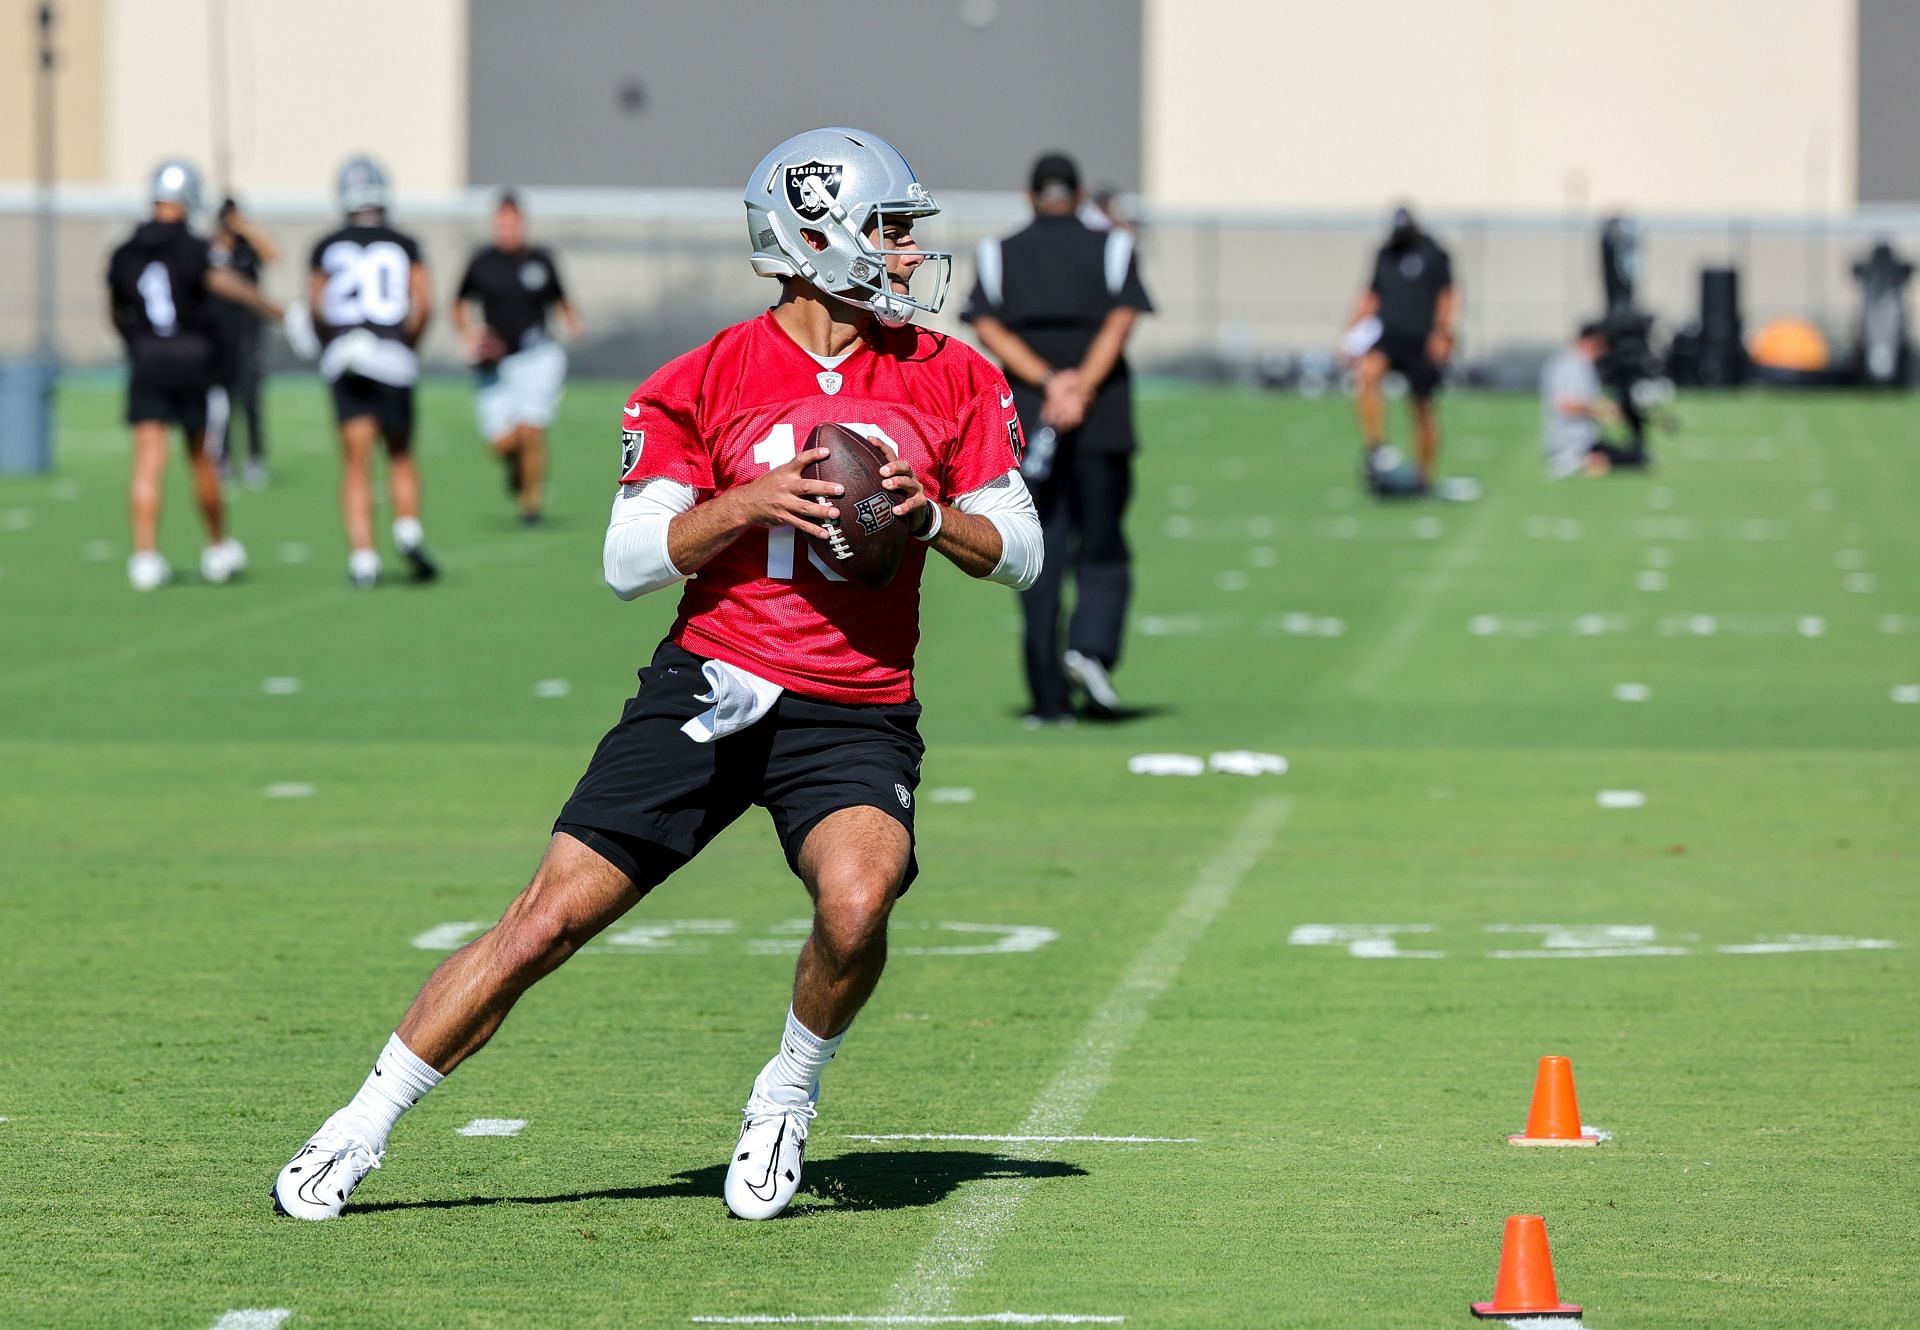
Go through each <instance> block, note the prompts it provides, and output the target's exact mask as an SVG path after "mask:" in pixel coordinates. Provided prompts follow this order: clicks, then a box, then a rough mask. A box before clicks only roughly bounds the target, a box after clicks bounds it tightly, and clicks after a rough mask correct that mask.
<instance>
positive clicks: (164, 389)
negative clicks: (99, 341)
mask: <svg viewBox="0 0 1920 1330" xmlns="http://www.w3.org/2000/svg"><path fill="white" fill-rule="evenodd" d="M148 197H149V198H150V199H151V200H152V203H153V215H152V217H151V219H150V220H148V221H146V222H144V223H142V224H141V225H140V227H139V228H138V229H137V230H135V231H134V233H133V236H132V237H131V238H130V239H129V240H127V241H126V243H125V244H123V245H121V246H120V247H119V248H118V249H116V250H114V251H113V256H112V257H111V258H110V259H109V260H108V261H107V298H108V302H109V306H110V309H111V312H112V316H113V326H114V328H115V330H116V331H118V332H119V334H120V336H121V338H122V339H123V340H124V341H125V342H126V344H127V358H128V363H129V370H130V372H129V375H128V379H127V416H126V418H127V424H128V425H130V426H132V428H133V474H132V478H131V481H130V482H129V485H128V496H127V506H128V510H129V513H130V514H131V518H132V524H133V554H132V556H131V557H130V558H129V559H128V560H127V580H128V581H129V582H131V583H132V584H133V587H134V589H135V590H138V591H151V590H153V589H154V588H156V587H159V586H162V585H164V584H165V583H166V582H167V581H169V580H170V579H171V578H172V576H173V574H172V570H171V569H169V568H168V566H167V561H166V559H165V558H163V557H162V556H161V554H160V552H159V548H158V546H159V535H160V495H161V488H162V482H163V480H164V478H165V475H166V469H167V431H168V427H169V426H172V425H178V426H179V427H180V429H181V431H182V433H184V434H185V436H186V442H187V455H188V457H189V458H190V459H191V461H192V463H193V473H194V496H195V498H196V499H197V500H198V501H199V505H200V516H201V519H202V520H203V521H204V522H205V523H206V528H207V545H206V548H205V549H204V550H203V551H202V552H201V555H200V574H201V576H202V577H204V578H205V579H206V580H207V581H209V582H215V583H219V582H225V581H227V580H229V579H230V578H232V577H233V576H234V574H236V573H238V572H240V571H241V570H242V569H244V568H245V567H246V563H247V552H246V550H245V549H244V548H242V546H241V544H240V542H239V541H237V540H235V539H234V538H233V537H232V536H230V535H229V534H228V533H227V524H226V509H225V505H224V503H223V502H222V498H221V493H220V473H219V469H218V468H217V467H216V465H215V463H214V459H213V457H212V456H211V455H210V454H209V453H208V452H207V450H206V433H207V394H208V391H209V389H210V388H211V387H212V386H213V356H214V344H213V323H212V314H211V312H210V309H209V306H210V305H211V304H212V303H213V300H212V297H219V298H221V299H225V300H231V301H234V302H236V303H237V304H240V305H244V306H245V307H247V308H248V309H249V310H252V311H254V312H256V313H258V314H261V315H264V316H265V317H267V318H271V319H276V320H277V319H278V318H279V317H280V309H279V307H278V306H276V305H274V304H272V303H271V302H270V301H268V300H267V299H266V298H265V297H263V296H262V295H261V294H260V288H259V287H257V286H255V285H254V284H253V283H252V282H249V281H247V280H245V279H244V278H242V277H240V276H239V275H237V274H235V273H233V272H231V271H229V270H228V269H226V268H224V267H221V266H219V264H218V262H217V258H218V256H217V255H216V254H215V253H214V251H213V249H212V248H211V247H210V246H209V245H208V244H207V242H206V241H205V240H203V239H201V238H200V237H199V236H197V235H195V234H194V233H193V232H192V231H191V230H190V229H189V228H188V219H189V217H190V216H191V214H192V213H193V210H194V209H195V208H196V207H198V206H199V202H200V175H199V172H197V171H195V170H194V168H193V167H192V166H190V165H189V164H188V163H186V162H184V161H180V160H177V159H175V160H171V161H166V162H162V163H161V164H160V167H159V169H158V170H156V171H155V172H154V174H153V184H152V189H151V191H150V193H149V195H148Z"/></svg>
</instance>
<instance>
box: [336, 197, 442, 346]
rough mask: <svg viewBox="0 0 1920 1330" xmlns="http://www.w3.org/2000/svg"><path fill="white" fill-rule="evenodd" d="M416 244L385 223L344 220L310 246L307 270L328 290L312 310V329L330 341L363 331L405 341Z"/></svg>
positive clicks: (415, 259)
mask: <svg viewBox="0 0 1920 1330" xmlns="http://www.w3.org/2000/svg"><path fill="white" fill-rule="evenodd" d="M419 262H420V246H419V244H418V243H417V242H416V241H415V240H414V238H413V237H412V236H410V235H408V234H406V233H405V232H404V231H396V230H394V229H393V228H392V227H391V226H388V225H387V224H386V223H385V222H377V223H375V224H373V225H371V226H368V225H361V224H359V223H355V222H349V223H347V225H345V226H343V227H341V228H340V229H339V230H338V231H335V232H333V233H332V234H331V235H326V236H322V237H321V238H320V241H319V243H318V244H316V245H315V246H314V247H313V261H312V265H311V266H312V270H313V271H314V272H317V273H323V274H325V276H326V279H327V287H326V292H325V294H324V295H322V296H321V299H320V308H319V309H316V310H314V311H313V325H314V331H315V332H317V333H319V335H320V340H321V341H323V342H330V341H332V340H333V339H334V338H336V337H338V336H339V335H340V334H341V333H343V332H348V331H350V330H352V329H354V328H366V329H368V330H370V331H371V332H373V333H374V334H375V335H377V336H380V337H390V338H392V339H394V340H396V341H405V340H406V333H405V332H404V331H403V330H404V328H405V325H406V322H407V316H408V315H410V314H412V313H413V266H414V265H415V264H416V263H419Z"/></svg>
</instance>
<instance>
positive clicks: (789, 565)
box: [753, 420, 900, 582]
mask: <svg viewBox="0 0 1920 1330" xmlns="http://www.w3.org/2000/svg"><path fill="white" fill-rule="evenodd" d="M840 423H841V424H842V425H844V426H846V428H848V429H850V430H852V431H853V432H854V433H855V434H864V435H865V436H866V437H867V438H869V439H872V440H873V441H874V442H875V443H877V444H879V445H880V446H881V447H883V448H885V449H886V450H887V451H888V452H890V453H892V454H893V455H894V456H895V457H898V456H899V455H900V445H899V444H897V443H895V442H894V441H893V440H892V439H889V438H888V437H887V432H886V431H885V430H883V429H881V428H880V427H879V426H878V425H856V424H854V423H853V422H852V421H850V420H843V421H841V422H840ZM799 455H800V452H799V450H798V449H797V448H795V447H794V442H793V426H792V425H787V424H780V425H775V426H774V427H773V429H772V431H771V432H770V433H769V434H768V435H767V437H766V438H764V439H762V440H760V442H758V443H756V444H754V445H753V460H754V461H756V462H761V463H764V464H765V466H766V468H767V470H769V471H771V470H773V469H774V468H775V467H780V466H785V465H786V464H787V463H788V462H791V461H792V460H793V459H794V458H796V457H798V456H799ZM795 534H796V533H795V531H794V529H793V528H792V527H790V526H777V527H774V528H773V530H771V531H769V532H767V576H768V577H772V578H776V579H778V580H779V581H782V582H791V581H792V580H793V538H794V535H795ZM807 562H808V563H810V564H812V565H813V566H814V567H815V568H818V569H819V570H820V571H821V572H822V573H824V574H825V575H826V578H827V580H828V581H829V582H844V581H846V580H847V579H846V578H844V577H842V576H841V575H840V574H839V573H836V572H835V571H833V569H831V568H829V567H828V566H827V564H826V561H825V560H824V559H822V558H821V557H820V556H819V555H818V554H817V553H815V552H814V549H813V547H812V546H811V545H809V546H808V547H807Z"/></svg>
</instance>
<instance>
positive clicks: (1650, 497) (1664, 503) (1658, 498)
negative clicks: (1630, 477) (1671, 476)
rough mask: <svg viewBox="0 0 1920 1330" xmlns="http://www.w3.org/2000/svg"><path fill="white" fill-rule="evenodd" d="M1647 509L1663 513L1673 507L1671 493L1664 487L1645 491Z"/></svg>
mask: <svg viewBox="0 0 1920 1330" xmlns="http://www.w3.org/2000/svg"><path fill="white" fill-rule="evenodd" d="M1647 507H1649V508H1657V509H1661V510H1663V511H1664V510H1665V509H1668V508H1671V507H1673V491H1672V490H1670V489H1668V488H1667V487H1666V486H1665V485H1655V486H1654V487H1653V488H1652V489H1650V490H1648V491H1647Z"/></svg>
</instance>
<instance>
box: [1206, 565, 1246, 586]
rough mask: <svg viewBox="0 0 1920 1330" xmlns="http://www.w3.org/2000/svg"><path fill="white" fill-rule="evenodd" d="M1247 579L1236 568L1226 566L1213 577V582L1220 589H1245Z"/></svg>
mask: <svg viewBox="0 0 1920 1330" xmlns="http://www.w3.org/2000/svg"><path fill="white" fill-rule="evenodd" d="M1249 580H1250V579H1249V578H1248V577H1247V575H1246V574H1245V573H1243V572H1241V571H1240V570H1239V569H1238V568H1228V569H1226V570H1225V571H1224V572H1222V573H1221V574H1220V576H1219V577H1217V578H1215V579H1214V584H1215V585H1216V586H1218V587H1219V588H1220V589H1221V590H1222V591H1245V590H1246V589H1247V586H1248V584H1249Z"/></svg>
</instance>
